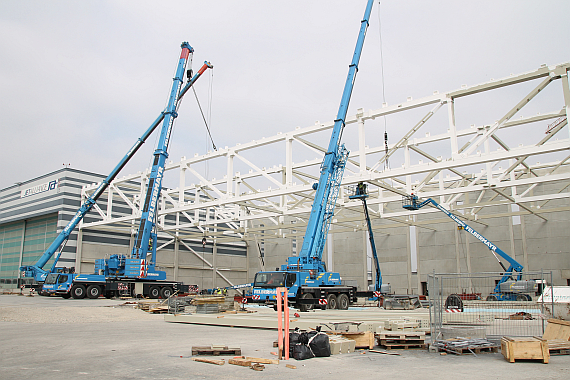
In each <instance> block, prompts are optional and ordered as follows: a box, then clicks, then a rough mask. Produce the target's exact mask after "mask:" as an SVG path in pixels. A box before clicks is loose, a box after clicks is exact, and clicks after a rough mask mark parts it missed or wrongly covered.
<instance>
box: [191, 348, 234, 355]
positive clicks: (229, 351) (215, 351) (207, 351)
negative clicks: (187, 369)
mask: <svg viewBox="0 0 570 380" xmlns="http://www.w3.org/2000/svg"><path fill="white" fill-rule="evenodd" d="M192 355H213V356H218V355H233V356H241V348H239V347H228V346H192Z"/></svg>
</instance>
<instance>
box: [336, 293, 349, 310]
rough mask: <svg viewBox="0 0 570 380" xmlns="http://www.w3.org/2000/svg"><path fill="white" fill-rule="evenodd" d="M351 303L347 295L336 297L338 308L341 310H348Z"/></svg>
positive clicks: (342, 294)
mask: <svg viewBox="0 0 570 380" xmlns="http://www.w3.org/2000/svg"><path fill="white" fill-rule="evenodd" d="M349 304H350V301H349V300H348V296H347V295H346V293H341V294H339V295H338V296H337V297H336V308H337V309H339V310H348V305H349Z"/></svg>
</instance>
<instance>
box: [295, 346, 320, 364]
mask: <svg viewBox="0 0 570 380" xmlns="http://www.w3.org/2000/svg"><path fill="white" fill-rule="evenodd" d="M293 357H294V358H295V360H305V359H311V358H314V357H315V355H314V354H313V351H311V348H310V347H309V346H306V345H304V344H296V345H294V346H293Z"/></svg>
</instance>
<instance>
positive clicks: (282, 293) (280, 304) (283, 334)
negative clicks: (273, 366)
mask: <svg viewBox="0 0 570 380" xmlns="http://www.w3.org/2000/svg"><path fill="white" fill-rule="evenodd" d="M281 311H283V313H281ZM282 319H283V321H282ZM277 330H278V333H277V339H278V343H277V344H278V347H279V359H280V360H282V359H283V351H285V360H289V306H288V304H287V288H277ZM283 338H285V347H283Z"/></svg>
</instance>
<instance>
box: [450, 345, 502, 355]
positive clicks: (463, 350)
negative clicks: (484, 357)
mask: <svg viewBox="0 0 570 380" xmlns="http://www.w3.org/2000/svg"><path fill="white" fill-rule="evenodd" d="M444 350H445V351H447V352H450V353H452V354H456V355H467V354H469V355H472V354H481V353H485V352H499V346H491V347H446V348H445V349H444Z"/></svg>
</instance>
